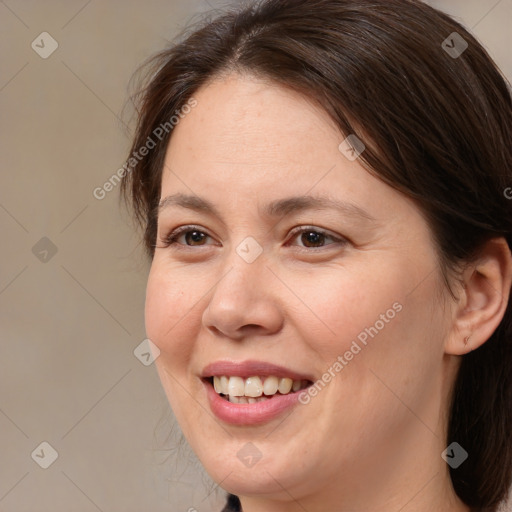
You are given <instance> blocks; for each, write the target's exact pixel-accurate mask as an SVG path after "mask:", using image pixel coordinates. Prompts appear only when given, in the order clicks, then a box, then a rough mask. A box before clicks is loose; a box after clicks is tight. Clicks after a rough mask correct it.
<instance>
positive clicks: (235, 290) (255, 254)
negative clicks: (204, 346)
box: [203, 237, 281, 337]
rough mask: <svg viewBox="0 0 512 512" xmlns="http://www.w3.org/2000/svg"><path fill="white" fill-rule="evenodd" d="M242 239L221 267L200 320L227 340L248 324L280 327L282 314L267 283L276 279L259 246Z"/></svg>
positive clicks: (261, 326)
mask: <svg viewBox="0 0 512 512" xmlns="http://www.w3.org/2000/svg"><path fill="white" fill-rule="evenodd" d="M248 238H249V239H247V238H246V239H243V240H242V242H240V243H239V244H238V245H236V246H234V247H233V248H232V250H231V251H230V254H229V255H228V256H227V257H226V259H225V264H224V265H223V266H222V269H223V271H222V275H221V277H220V279H219V280H218V281H217V283H216V285H215V286H214V289H213V290H212V294H211V296H210V300H209V303H208V305H207V308H206V310H205V312H204V316H203V321H204V324H205V325H206V326H207V327H209V328H215V329H216V330H218V331H221V332H223V333H224V334H225V335H228V336H230V337H239V336H240V330H241V329H242V328H243V327H244V326H247V325H251V326H259V327H260V328H262V329H264V330H268V331H274V330H275V329H277V328H279V325H280V324H281V320H280V318H281V314H280V312H279V308H278V304H277V302H276V300H275V297H274V295H273V293H272V289H273V287H271V286H269V283H268V280H269V279H275V277H274V276H273V274H272V272H270V271H269V270H268V269H267V268H266V267H267V258H266V257H265V254H264V252H263V248H262V247H261V245H260V244H259V243H258V242H256V240H254V239H250V237H248Z"/></svg>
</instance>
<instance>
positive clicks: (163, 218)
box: [146, 74, 511, 512]
mask: <svg viewBox="0 0 512 512" xmlns="http://www.w3.org/2000/svg"><path fill="white" fill-rule="evenodd" d="M194 97H195V98H196V99H197V102H198V104H197V106H196V107H195V108H194V109H193V110H192V111H191V113H190V114H188V115H187V116H186V117H185V118H184V119H182V120H181V121H180V123H179V125H177V126H176V127H175V129H174V131H173V134H172V137H171V140H170V143H169V146H168V149H167V154H166V159H165V168H164V172H163V175H162V194H161V198H162V199H163V198H165V197H166V196H168V195H170V194H174V193H177V192H181V193H184V194H194V195H198V196H202V197H204V198H206V199H208V200H210V201H211V202H213V203H214V205H215V207H216V208H217V209H218V211H219V212H220V214H221V216H222V219H223V220H222V219H220V218H217V217H216V216H213V215H211V214H208V213H205V212H196V211H193V210H190V209H185V208H181V207H178V206H169V207H168V208H165V209H164V210H162V211H161V212H160V214H159V217H158V240H157V248H156V250H155V256H154V260H153V262H152V266H151V271H150V275H149V279H148V285H147V295H146V329H147V335H148V337H149V338H150V339H151V340H152V341H153V343H155V344H156V345H157V346H158V348H159V349H160V351H161V353H160V357H158V359H157V360H156V366H157V369H158V372H159V376H160V379H161V382H162V385H163V388H164V390H165V392H166V394H167V397H168V400H169V402H170V405H171V407H172V409H173V411H174V413H175V415H176V418H177V420H178V422H179V424H180V426H181V429H182V431H183V433H184V435H185V437H186V438H187V440H188V442H189V443H190V444H191V446H192V448H193V450H194V451H195V452H196V454H197V455H198V457H199V459H200V460H201V462H202V464H203V465H204V467H205V469H206V470H207V471H208V473H209V474H210V475H211V477H212V478H213V479H214V480H215V481H216V482H218V483H219V484H220V485H221V486H222V487H223V488H224V489H226V490H228V491H230V492H232V493H235V494H237V495H239V496H240V497H241V501H242V506H243V510H244V512H263V511H265V512H274V511H279V512H295V511H304V510H307V511H308V512H320V511H322V512H334V511H336V512H343V511H351V512H354V511H361V512H362V511H365V512H368V511H375V512H388V511H389V512H391V511H393V512H396V511H398V510H400V511H401V512H412V511H414V512H427V511H437V512H439V511H450V512H462V511H466V512H467V511H469V508H468V507H466V506H465V505H464V504H463V503H462V502H461V501H460V500H459V499H458V498H457V496H456V495H455V493H454V491H453V488H452V486H451V481H450V478H449V472H448V469H449V468H448V465H447V464H446V463H445V461H444V460H443V459H442V458H441V453H442V452H443V450H444V449H445V448H446V441H445V437H446V434H445V433H446V428H447V427H446V425H447V413H448V405H447V404H448V399H449V393H450V389H451V385H452V383H453V381H454V378H455V375H456V371H457V369H458V366H459V363H460V357H459V356H460V355H461V354H463V353H464V352H467V351H469V350H472V349H474V348H476V347H477V346H478V345H479V344H481V343H483V342H485V340H486V339H487V338H488V337H489V336H490V334H492V332H493V330H494V329H495V328H496V326H497V325H498V324H499V322H500V320H501V318H502V316H503V312H504V308H505V306H506V301H507V300H508V294H507V293H508V292H506V290H509V289H510V268H511V266H510V255H509V253H508V252H507V250H506V249H505V247H504V245H503V243H502V242H500V241H497V242H495V243H494V245H492V246H490V254H491V256H489V255H487V257H486V258H484V259H482V262H481V263H478V264H477V265H476V266H474V267H472V268H468V269H467V271H466V272H465V273H464V279H465V284H464V286H462V285H461V286H460V287H458V288H457V287H456V291H457V293H458V298H459V299H458V300H457V301H454V300H453V299H452V298H451V297H450V295H449V293H448V291H447V290H446V288H445V286H444V284H443V280H442V276H441V271H440V267H439V263H438V262H439V257H438V254H437V252H436V249H435V246H434V244H433V242H432V236H431V233H430V230H429V227H428V224H427V223H426V221H425V219H424V217H423V216H422V214H421V212H420V210H419V209H418V207H417V206H416V205H415V204H414V203H413V202H412V201H411V200H409V199H408V198H406V197H405V196H403V195H402V194H400V193H398V192H397V191H395V190H393V189H392V188H390V187H389V186H387V185H386V184H384V183H382V182H381V181H379V180H378V179H377V178H375V177H373V176H371V175H370V174H369V173H368V172H367V171H366V170H365V169H364V168H363V167H362V166H361V164H360V162H359V161H358V160H355V161H349V160H348V159H347V158H346V157H345V156H344V154H342V153H341V152H340V150H339V149H338V146H339V144H340V142H342V140H343V139H344V138H345V137H344V136H343V135H341V134H340V132H339V130H338V129H337V128H336V127H335V126H334V124H333V123H332V121H331V120H330V119H329V117H328V116H327V114H326V113H324V112H323V111H322V110H321V109H320V108H318V107H317V106H315V105H314V104H312V103H311V102H309V101H308V100H306V99H305V98H304V97H302V96H300V95H298V94H297V93H294V92H292V91H290V90H287V89H285V88H282V87H280V86H277V85H272V84H270V83H266V82H264V81H262V80H258V79H256V78H254V77H251V76H247V75H246V76H243V77H242V76H240V75H235V74H231V75H227V76H224V77H222V78H219V79H217V80H215V81H212V82H211V83H209V84H207V85H206V86H204V87H203V88H201V89H200V90H199V91H198V92H197V93H196V94H195V95H194ZM303 194H310V195H316V196H327V197H330V198H334V199H338V200H343V201H346V202H349V203H351V204H354V205H357V206H358V207H360V208H362V209H364V210H365V211H366V212H367V213H368V214H369V215H371V216H372V217H373V218H374V220H372V221H370V220H368V219H364V218H359V217H354V216H350V215H348V214H347V213H346V212H345V213H343V212H338V211H336V210H332V209H327V210H308V211H302V212H295V213H292V214H290V215H289V216H286V217H279V218H270V217H267V216H265V215H264V213H263V208H264V206H265V205H266V204H267V203H269V202H270V201H273V200H276V199H281V198H284V197H289V196H292V195H303ZM188 224H193V225H195V226H198V227H199V228H200V230H201V231H202V232H204V233H205V234H206V235H208V236H206V237H205V239H204V240H202V241H199V242H198V241H197V239H194V238H190V235H189V236H188V238H186V237H185V235H182V236H180V237H179V239H178V242H179V243H176V244H175V245H171V246H169V247H166V246H165V244H164V240H165V238H166V236H167V235H168V234H169V233H170V232H171V231H173V230H174V229H176V228H177V227H179V226H184V225H188ZM298 226H314V227H315V228H317V229H323V230H325V231H327V232H328V234H329V235H333V236H335V237H338V238H341V239H343V238H345V239H346V241H345V242H344V243H338V242H336V241H335V240H333V239H330V238H329V237H326V238H324V239H323V240H321V241H320V242H319V243H317V244H316V245H315V243H314V240H313V241H311V237H309V238H308V237H306V235H305V234H304V235H301V234H300V233H298V234H296V235H293V236H292V235H291V234H290V233H291V231H292V229H293V228H295V227H298ZM192 231H193V228H192ZM248 236H250V237H253V238H254V239H255V240H256V241H257V242H258V243H259V244H260V246H261V248H262V249H263V252H262V253H261V255H260V256H259V257H258V258H257V259H256V260H255V261H254V262H252V263H247V262H246V261H245V260H244V259H242V258H241V257H240V256H239V255H238V254H237V252H236V249H237V247H238V245H239V244H240V243H241V242H242V241H243V240H244V239H245V238H246V237H248ZM187 244H188V245H187ZM493 251H494V252H493ZM504 276H505V277H504ZM507 276H508V277H507ZM507 283H508V285H507ZM507 286H508V288H507ZM474 290H475V293H473V291H474ZM394 303H399V304H400V305H401V306H402V309H401V311H400V312H399V313H397V314H396V315H395V317H394V318H393V319H392V320H390V321H389V322H387V323H385V326H384V328H382V329H381V330H379V332H378V334H377V335H376V336H374V337H373V338H369V340H368V343H367V345H366V346H364V348H363V349H362V350H361V351H360V352H359V353H358V354H357V355H355V356H354V358H353V359H352V360H351V361H349V362H348V364H347V365H346V366H344V368H343V370H342V371H340V372H338V373H336V376H335V377H334V378H333V379H332V380H331V381H330V382H329V384H328V385H327V386H326V387H325V389H323V390H322V391H321V392H320V393H319V394H318V395H317V396H316V397H314V398H312V399H311V402H310V403H309V404H307V405H299V406H297V407H295V408H294V409H293V410H292V411H291V414H289V415H287V414H284V415H283V416H279V417H278V418H276V419H275V420H272V421H270V422H268V423H265V424H262V425H259V426H232V425H229V424H226V423H223V422H221V421H220V420H219V419H217V418H216V417H215V416H214V415H213V414H212V412H211V410H210V408H209V405H208V401H207V398H206V393H205V390H204V387H203V384H202V382H201V380H200V378H199V375H200V374H201V372H202V369H203V368H204V367H205V366H206V365H207V364H208V363H211V362H213V361H217V360H220V359H229V360H233V361H243V360H247V359H258V360H263V361H269V362H274V363H276V364H284V365H285V366H287V367H288V368H290V369H292V370H295V371H298V372H300V373H306V374H311V375H313V376H315V378H316V379H319V378H321V376H322V374H324V372H326V371H327V370H328V369H329V368H330V367H332V365H333V363H334V362H335V361H336V360H337V358H338V356H340V355H343V354H344V353H345V352H346V351H347V350H348V349H349V348H350V346H351V343H352V342H353V340H355V339H356V338H357V336H358V334H360V333H361V332H362V331H364V329H365V328H367V327H370V326H373V325H375V323H376V321H377V320H379V319H380V318H381V316H380V315H382V314H385V313H386V311H387V310H389V309H390V308H391V307H392V305H393V304H394ZM469 335H471V338H470V342H469V344H468V346H467V347H466V346H465V345H464V343H463V340H464V338H465V337H466V336H469ZM247 442H252V443H253V444H254V445H255V446H256V447H257V448H258V450H259V451H260V452H261V459H260V460H259V461H258V463H257V464H256V465H254V466H252V467H246V466H245V465H244V464H242V463H241V461H240V459H239V458H238V457H237V452H238V451H239V450H240V449H241V448H242V447H243V446H244V445H245V444H246V443H247Z"/></svg>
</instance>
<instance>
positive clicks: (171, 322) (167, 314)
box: [145, 264, 202, 366]
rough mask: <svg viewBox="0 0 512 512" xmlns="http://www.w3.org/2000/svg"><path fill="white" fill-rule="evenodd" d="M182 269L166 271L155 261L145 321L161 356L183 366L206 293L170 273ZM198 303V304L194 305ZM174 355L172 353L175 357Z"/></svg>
mask: <svg viewBox="0 0 512 512" xmlns="http://www.w3.org/2000/svg"><path fill="white" fill-rule="evenodd" d="M177 275H180V273H179V271H172V272H171V271H165V272H162V270H161V269H160V268H159V266H158V265H155V264H153V266H152V268H151V271H150V274H149V277H148V283H147V287H146V305H145V323H146V334H147V336H148V338H149V339H150V340H151V341H152V342H153V343H154V344H155V345H156V346H157V347H158V348H159V349H160V352H161V357H162V356H163V359H165V360H167V359H168V360H169V362H170V363H172V364H173V366H177V365H178V364H179V365H180V366H181V364H182V363H183V360H184V359H186V358H188V356H189V353H190V351H191V349H192V347H193V343H190V340H191V339H192V338H193V336H194V329H195V326H197V315H198V311H199V310H198V307H197V306H199V304H196V303H197V302H198V300H199V298H200V297H201V296H202V294H201V293H200V291H199V292H197V293H195V292H194V291H193V289H194V288H193V287H190V286H188V287H187V286H185V284H186V283H184V282H183V281H182V280H179V279H174V278H173V277H170V276H177ZM194 305H195V306H194ZM171 356H172V357H171Z"/></svg>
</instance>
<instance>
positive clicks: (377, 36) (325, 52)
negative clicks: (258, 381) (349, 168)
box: [121, 0, 512, 512]
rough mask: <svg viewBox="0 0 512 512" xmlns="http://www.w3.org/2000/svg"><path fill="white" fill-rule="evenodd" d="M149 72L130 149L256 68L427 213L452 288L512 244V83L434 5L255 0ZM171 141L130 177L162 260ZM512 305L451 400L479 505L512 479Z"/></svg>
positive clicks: (472, 498)
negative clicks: (489, 245) (352, 142)
mask: <svg viewBox="0 0 512 512" xmlns="http://www.w3.org/2000/svg"><path fill="white" fill-rule="evenodd" d="M454 32H455V33H456V35H454ZM466 45H467V47H466ZM139 71H140V72H141V73H142V76H143V78H142V80H141V81H140V82H138V87H137V91H136V93H135V94H134V95H133V96H132V99H133V101H134V104H135V105H136V112H137V125H136V129H135V134H134V137H133V144H132V147H131V152H133V151H137V149H138V148H140V147H142V146H143V145H144V144H145V143H146V141H147V140H148V137H151V136H152V134H153V132H154V130H155V129H156V128H157V127H158V126H161V125H162V124H163V123H165V122H167V121H168V120H169V119H170V118H171V117H172V116H173V114H174V113H175V112H176V111H179V110H180V108H181V107H182V106H183V105H185V103H186V102H187V101H189V100H190V98H192V97H193V95H194V94H195V93H196V92H197V91H198V89H199V88H200V87H201V86H204V85H205V84H207V83H208V82H209V81H210V80H212V79H215V78H217V77H222V76H223V75H224V74H228V73H232V72H239V73H241V74H250V75H253V76H255V77H260V78H264V79H266V80H269V81H271V82H272V83H276V84H279V85H282V86H285V87H288V88H290V89H292V90H294V91H297V92H299V93H301V94H302V95H304V97H307V98H308V99H310V100H313V101H315V102H317V103H318V104H319V105H320V106H321V107H322V108H323V109H324V110H325V111H326V112H327V113H328V114H329V115H330V117H331V118H332V119H333V121H334V122H335V123H336V125H337V127H338V128H339V130H340V132H341V134H344V135H345V136H347V135H348V134H355V135H356V136H357V137H358V138H359V139H361V140H362V141H363V142H364V143H365V146H366V149H365V151H364V152H363V153H362V154H361V155H360V156H359V160H360V162H361V164H362V165H363V166H364V167H365V168H366V169H367V170H368V171H369V172H371V173H372V174H373V175H374V176H376V177H377V178H379V179H381V180H383V181H384V182H385V183H387V184H388V185H390V186H392V187H394V188H395V189H396V190H398V191H400V192H401V193H403V194H405V195H406V196H408V197H410V198H412V199H413V200H414V201H415V203H416V205H417V206H418V208H419V209H420V210H421V211H422V213H423V214H424V215H425V218H426V219H427V221H428V223H429V226H430V229H431V232H432V235H433V240H434V242H435V245H436V248H437V249H438V254H439V262H440V268H441V272H442V273H443V276H444V277H445V281H446V285H447V287H448V288H449V287H450V280H449V277H450V276H452V275H456V271H457V269H458V268H460V264H461V263H464V262H469V261H471V260H472V258H474V257H475V256H476V255H477V254H478V251H479V249H480V248H481V247H482V246H483V244H484V243H485V242H487V241H488V240H490V239H491V238H495V237H504V238H505V239H506V241H507V243H508V246H509V248H510V247H512V189H511V188H510V187H511V186H512V101H511V95H510V89H509V86H508V83H507V81H506V79H505V78H504V76H503V75H502V74H501V72H500V70H499V69H498V67H497V66H496V65H495V63H494V62H493V60H492V59H491V57H490V56H489V55H488V53H487V52H486V50H485V49H484V48H483V46H482V45H481V44H480V43H479V42H478V41H477V40H476V39H475V37H473V36H472V35H471V34H470V33H469V32H468V31H467V30H466V29H465V28H464V27H463V26H462V25H461V24H459V23H458V22H456V21H454V20H453V19H452V18H451V17H449V16H448V15H446V14H444V13H442V12H440V11H438V10H436V9H434V8H432V7H430V6H428V5H427V4H425V3H423V2H420V1H418V0H261V1H252V2H248V3H246V4H244V5H241V6H239V7H237V8H229V9H226V10H224V11H222V12H221V13H218V14H215V15H214V16H212V17H210V18H207V19H202V20H200V22H199V23H198V24H194V25H191V26H190V27H189V28H188V29H187V30H186V31H185V32H183V33H182V34H181V36H180V37H179V39H178V40H176V41H174V42H173V43H172V45H170V46H169V47H168V48H166V49H164V50H163V51H160V52H159V53H157V54H155V55H154V56H152V58H151V59H149V60H148V61H147V62H145V63H144V65H143V66H142V68H140V69H139ZM138 76H141V75H140V74H139V75H138ZM171 136H172V130H169V131H168V132H166V133H165V135H164V136H163V137H162V139H161V141H159V142H158V144H157V146H156V147H155V148H154V149H152V150H151V151H149V152H148V154H147V155H146V156H145V157H144V158H143V159H142V160H141V161H140V162H138V163H137V165H136V166H134V167H133V168H132V169H131V170H130V171H129V172H127V173H126V175H125V176H124V178H123V181H122V183H121V190H122V195H121V197H123V198H124V199H125V200H126V201H127V202H128V203H129V205H130V206H131V207H132V208H133V212H134V217H135V219H137V221H138V222H139V223H140V225H141V227H142V229H143V232H144V246H145V249H146V251H147V254H148V256H149V258H150V259H151V258H152V257H153V254H154V245H155V242H156V232H157V207H158V202H159V199H160V193H161V181H162V171H163V164H164V157H165V152H166V148H167V145H168V142H169V139H170V137H171ZM153 138H154V137H153ZM340 140H342V139H340ZM276 179H279V178H278V177H277V178H276ZM507 191H508V192H509V193H508V194H507ZM511 304H512V301H509V304H508V307H507V310H506V313H505V316H504V318H503V320H502V322H501V323H500V325H499V327H498V328H497V329H496V330H495V332H494V333H493V335H492V336H491V337H490V339H489V340H488V341H487V342H486V343H484V344H483V345H482V346H481V347H480V348H478V349H476V350H474V351H472V352H470V353H468V354H466V355H464V356H461V357H462V361H461V366H460V369H459V371H458V374H457V378H456V381H455V384H454V387H453V392H452V397H451V403H450V404H449V405H450V415H449V427H448V432H447V438H446V445H447V446H448V445H449V444H450V443H451V442H453V441H456V442H457V443H459V444H460V445H461V446H462V447H463V448H464V449H465V450H466V451H467V452H468V454H469V457H468V459H467V460H466V461H465V462H464V463H463V464H462V465H460V466H459V467H458V468H457V469H450V475H451V479H452V483H453V487H454V489H455V491H456V493H457V495H458V496H459V497H460V499H461V500H462V501H463V502H464V503H466V504H467V505H468V506H470V507H471V508H473V509H474V510H485V511H488V512H494V511H496V510H497V509H498V506H499V504H500V503H501V502H503V501H504V500H505V499H506V498H507V496H508V489H509V488H510V485H511V483H512V306H511Z"/></svg>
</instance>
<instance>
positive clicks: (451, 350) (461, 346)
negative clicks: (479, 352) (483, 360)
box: [445, 238, 512, 355]
mask: <svg viewBox="0 0 512 512" xmlns="http://www.w3.org/2000/svg"><path fill="white" fill-rule="evenodd" d="M511 286H512V255H511V252H510V248H509V247H508V244H507V242H506V241H505V239H504V238H496V239H492V240H490V241H488V242H486V244H485V245H484V246H483V247H482V250H481V251H480V255H479V257H478V259H477V260H476V261H475V262H473V263H471V264H468V266H467V268H466V269H465V270H464V273H463V283H462V286H461V296H460V300H459V301H458V304H457V305H456V306H455V310H454V316H453V322H452V328H451V330H450V333H449V335H448V337H447V339H446V342H445V352H446V353H447V354H452V355H464V354H466V353H468V352H470V351H472V350H475V349H477V348H478V347H480V346H481V345H482V344H484V343H485V342H486V341H487V340H488V339H489V338H490V337H491V336H492V334H493V333H494V331H495V330H496V329H497V327H498V326H499V324H500V322H501V321H502V319H503V316H504V314H505V311H506V309H507V304H508V301H509V300H510V288H511Z"/></svg>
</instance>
